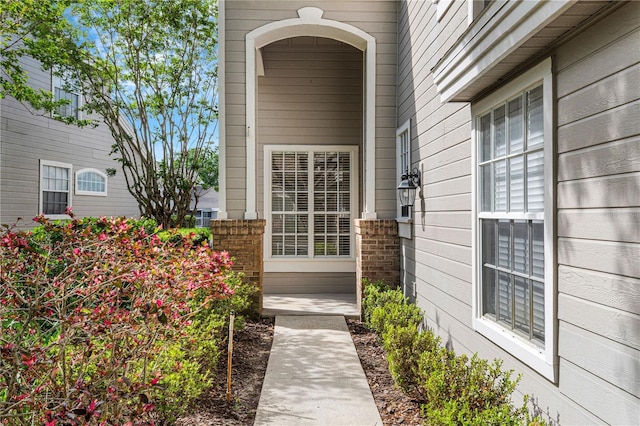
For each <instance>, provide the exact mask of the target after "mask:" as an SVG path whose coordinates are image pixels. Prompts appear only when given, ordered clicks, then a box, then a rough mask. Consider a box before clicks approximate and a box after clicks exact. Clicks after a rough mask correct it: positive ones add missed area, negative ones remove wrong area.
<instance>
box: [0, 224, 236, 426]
mask: <svg viewBox="0 0 640 426" xmlns="http://www.w3.org/2000/svg"><path fill="white" fill-rule="evenodd" d="M35 220H36V221H37V222H38V223H39V224H40V225H41V226H40V227H39V228H38V229H37V231H35V232H29V233H26V232H14V231H13V230H12V229H9V228H6V227H5V229H4V230H3V231H0V419H2V420H0V423H2V422H4V423H5V424H12V425H13V424H16V425H21V424H25V425H26V424H45V425H48V426H52V425H76V424H77V425H80V424H104V425H109V424H118V425H123V424H130V425H136V424H152V423H154V422H155V423H156V424H157V423H162V422H163V421H165V420H166V419H167V418H168V417H172V416H176V415H177V414H179V413H180V412H181V411H182V410H184V408H185V407H186V406H187V405H188V402H190V401H191V400H192V399H193V398H195V397H197V396H198V394H199V393H200V392H201V391H202V390H203V389H204V388H205V387H206V386H207V385H208V384H209V383H210V377H208V374H209V372H208V371H207V370H206V369H203V368H202V365H204V363H202V361H203V360H204V359H213V360H214V361H215V358H216V356H217V347H218V343H219V341H217V342H216V341H215V338H216V336H215V333H216V330H217V329H219V328H222V325H223V323H224V315H223V314H222V312H221V309H219V308H218V307H219V306H222V307H225V308H229V307H230V306H232V305H233V303H232V302H230V299H232V297H233V296H232V294H233V293H234V290H233V289H232V288H230V287H233V286H236V285H238V281H239V280H238V279H237V278H235V277H234V276H233V275H232V274H231V273H230V266H231V262H230V260H229V257H228V256H227V254H226V253H216V252H212V251H211V249H210V248H209V247H208V246H207V245H206V243H205V244H203V245H200V246H198V247H195V248H194V247H193V243H192V241H191V240H190V239H188V238H185V239H184V243H183V244H175V243H163V242H161V241H160V239H159V238H158V237H157V236H156V235H153V234H150V233H148V232H147V231H145V228H144V226H142V225H143V223H140V222H136V221H132V220H126V219H122V218H120V219H107V218H100V219H84V220H78V219H75V218H72V220H70V221H68V222H65V223H57V224H56V223H52V222H49V221H48V220H46V219H45V218H44V217H36V218H35Z"/></svg>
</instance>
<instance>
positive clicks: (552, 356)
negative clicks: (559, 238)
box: [471, 58, 558, 382]
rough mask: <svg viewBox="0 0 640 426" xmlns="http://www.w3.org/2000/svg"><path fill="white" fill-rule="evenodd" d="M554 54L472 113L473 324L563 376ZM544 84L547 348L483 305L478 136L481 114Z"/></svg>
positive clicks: (553, 377)
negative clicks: (493, 316)
mask: <svg viewBox="0 0 640 426" xmlns="http://www.w3.org/2000/svg"><path fill="white" fill-rule="evenodd" d="M551 69H552V67H551V58H548V59H546V60H544V61H543V62H541V63H540V64H538V65H536V66H535V67H533V68H532V69H530V70H529V71H527V72H526V73H524V74H523V75H521V76H520V77H518V78H516V79H514V80H513V81H511V82H510V83H508V84H507V85H505V86H503V87H502V88H500V89H498V90H497V91H496V92H494V93H492V94H491V95H489V96H487V97H485V98H484V99H483V100H481V101H480V102H477V103H475V104H473V105H472V106H471V116H472V133H471V135H472V137H471V138H472V147H473V149H472V150H471V151H472V152H471V156H472V165H473V173H472V174H471V179H472V191H471V192H472V217H473V221H472V225H471V227H472V235H473V244H472V271H473V278H472V279H473V286H472V289H473V290H472V291H473V295H472V315H473V317H472V324H473V328H474V330H476V331H477V332H479V333H480V334H482V335H483V336H485V337H487V338H488V339H490V340H491V341H493V342H494V343H496V344H497V345H498V346H500V347H502V348H503V349H504V350H505V351H507V352H509V353H511V354H512V355H514V356H515V357H516V358H518V359H520V360H521V361H522V362H524V363H526V364H527V365H529V366H530V367H531V368H533V369H534V370H536V371H537V372H538V373H540V374H541V375H542V376H544V377H545V378H547V379H548V380H550V381H553V382H557V379H558V374H557V373H558V368H557V367H558V361H557V347H556V335H557V321H556V304H557V301H556V299H557V298H556V288H557V287H556V286H557V284H556V282H557V280H556V278H557V276H556V275H557V274H556V269H557V266H556V258H555V250H554V247H555V245H556V244H555V235H554V214H555V190H554V188H555V185H554V183H555V180H554V172H553V170H554V163H555V158H554V143H553V122H554V121H553V117H554V110H553V102H554V98H553V86H552V85H553V79H552V73H551ZM541 82H542V84H543V89H542V90H543V105H544V154H545V156H544V163H545V166H544V179H545V198H544V203H545V208H544V243H545V246H544V256H545V273H544V282H545V291H544V297H545V344H544V349H541V348H538V347H535V346H534V345H533V344H531V343H530V342H528V341H526V340H524V339H522V338H521V337H519V336H518V335H517V334H516V333H515V332H513V331H512V330H509V329H506V328H505V327H502V326H501V325H500V324H498V323H496V322H494V321H492V320H489V319H487V318H484V317H483V316H482V311H481V302H482V295H481V292H480V288H479V286H480V272H479V266H480V265H481V261H480V259H479V256H480V250H479V247H480V244H481V242H480V241H479V238H478V227H479V224H478V220H479V218H478V202H479V198H480V194H479V192H478V188H477V185H478V179H477V177H478V141H477V133H476V132H477V117H480V116H482V115H483V114H484V113H486V112H487V111H490V110H491V108H493V107H494V106H496V105H499V104H500V103H501V102H504V101H507V100H509V99H511V98H513V97H514V95H518V94H520V93H522V92H523V91H526V90H528V89H530V88H533V87H535V86H536V85H539V84H540V83H541Z"/></svg>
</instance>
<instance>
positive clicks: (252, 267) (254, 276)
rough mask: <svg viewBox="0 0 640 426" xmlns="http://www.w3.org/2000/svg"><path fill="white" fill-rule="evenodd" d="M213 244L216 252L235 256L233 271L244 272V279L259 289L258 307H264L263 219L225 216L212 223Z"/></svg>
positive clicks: (260, 308)
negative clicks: (229, 217) (227, 217)
mask: <svg viewBox="0 0 640 426" xmlns="http://www.w3.org/2000/svg"><path fill="white" fill-rule="evenodd" d="M210 224H211V225H210V226H211V234H212V240H213V243H212V247H213V249H214V250H216V251H227V252H229V255H230V256H231V257H232V258H234V266H233V269H234V271H237V272H242V273H244V280H245V281H246V282H248V283H251V284H254V285H255V286H256V287H257V288H258V289H259V291H260V292H259V297H258V298H257V299H256V309H258V312H260V310H262V277H263V262H262V255H263V252H262V247H263V237H264V227H265V224H266V221H265V220H264V219H255V220H242V219H226V220H220V219H218V220H212V221H211V222H210Z"/></svg>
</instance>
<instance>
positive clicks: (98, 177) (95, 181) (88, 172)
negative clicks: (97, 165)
mask: <svg viewBox="0 0 640 426" xmlns="http://www.w3.org/2000/svg"><path fill="white" fill-rule="evenodd" d="M75 190H76V191H75V192H76V195H93V196H102V197H106V196H107V175H106V174H105V173H103V172H101V171H100V170H97V169H82V170H78V171H77V172H76V187H75Z"/></svg>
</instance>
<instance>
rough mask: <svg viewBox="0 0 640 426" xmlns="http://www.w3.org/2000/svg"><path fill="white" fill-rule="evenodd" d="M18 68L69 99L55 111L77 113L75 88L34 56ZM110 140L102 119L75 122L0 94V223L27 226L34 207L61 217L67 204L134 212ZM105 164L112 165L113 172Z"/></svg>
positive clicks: (94, 212)
mask: <svg viewBox="0 0 640 426" xmlns="http://www.w3.org/2000/svg"><path fill="white" fill-rule="evenodd" d="M24 68H25V69H26V70H27V72H28V73H29V77H30V79H31V83H32V85H33V86H34V87H35V88H37V89H42V90H46V91H51V92H53V93H54V95H55V96H56V99H69V100H71V103H70V104H69V105H65V106H64V107H62V108H60V110H59V111H57V112H56V114H61V115H71V114H73V115H78V114H82V112H80V111H78V108H79V107H81V106H82V101H83V97H82V96H81V95H80V94H78V93H68V92H65V91H64V90H62V89H61V84H60V83H59V82H58V81H57V79H55V78H52V76H51V72H48V71H43V70H42V69H41V67H40V65H39V63H38V62H37V61H35V60H25V61H24ZM80 118H91V117H80ZM113 143H114V142H113V139H112V137H111V133H110V131H109V129H108V128H107V126H106V125H105V124H102V123H101V124H100V125H98V127H96V128H90V127H85V128H78V127H76V126H73V125H66V124H64V123H61V122H59V121H56V120H54V119H52V118H51V117H50V116H48V115H43V114H42V113H41V112H37V113H32V112H31V111H30V110H28V109H27V108H26V107H25V106H24V105H22V104H20V103H19V102H17V101H16V100H15V99H13V98H11V97H6V98H4V99H1V100H0V223H2V224H13V223H16V221H17V220H18V218H21V219H22V220H21V222H20V224H21V225H24V226H27V227H29V226H32V224H33V223H32V221H31V219H32V218H33V217H34V216H36V215H38V214H39V213H45V214H46V216H48V217H50V218H57V219H59V218H67V217H68V216H66V215H65V214H64V212H65V209H66V208H67V206H71V207H72V208H73V211H74V213H75V214H76V215H78V216H79V217H84V216H137V215H139V210H138V205H137V203H136V201H135V200H134V198H133V197H132V196H131V195H130V194H129V192H128V190H127V187H126V183H125V179H124V176H123V173H122V170H121V168H120V163H118V162H116V161H115V160H114V159H113V157H111V156H110V155H109V152H110V151H111V146H112V145H113ZM109 169H114V170H115V171H116V173H115V175H114V176H109V175H108V174H109V173H108V171H109Z"/></svg>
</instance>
